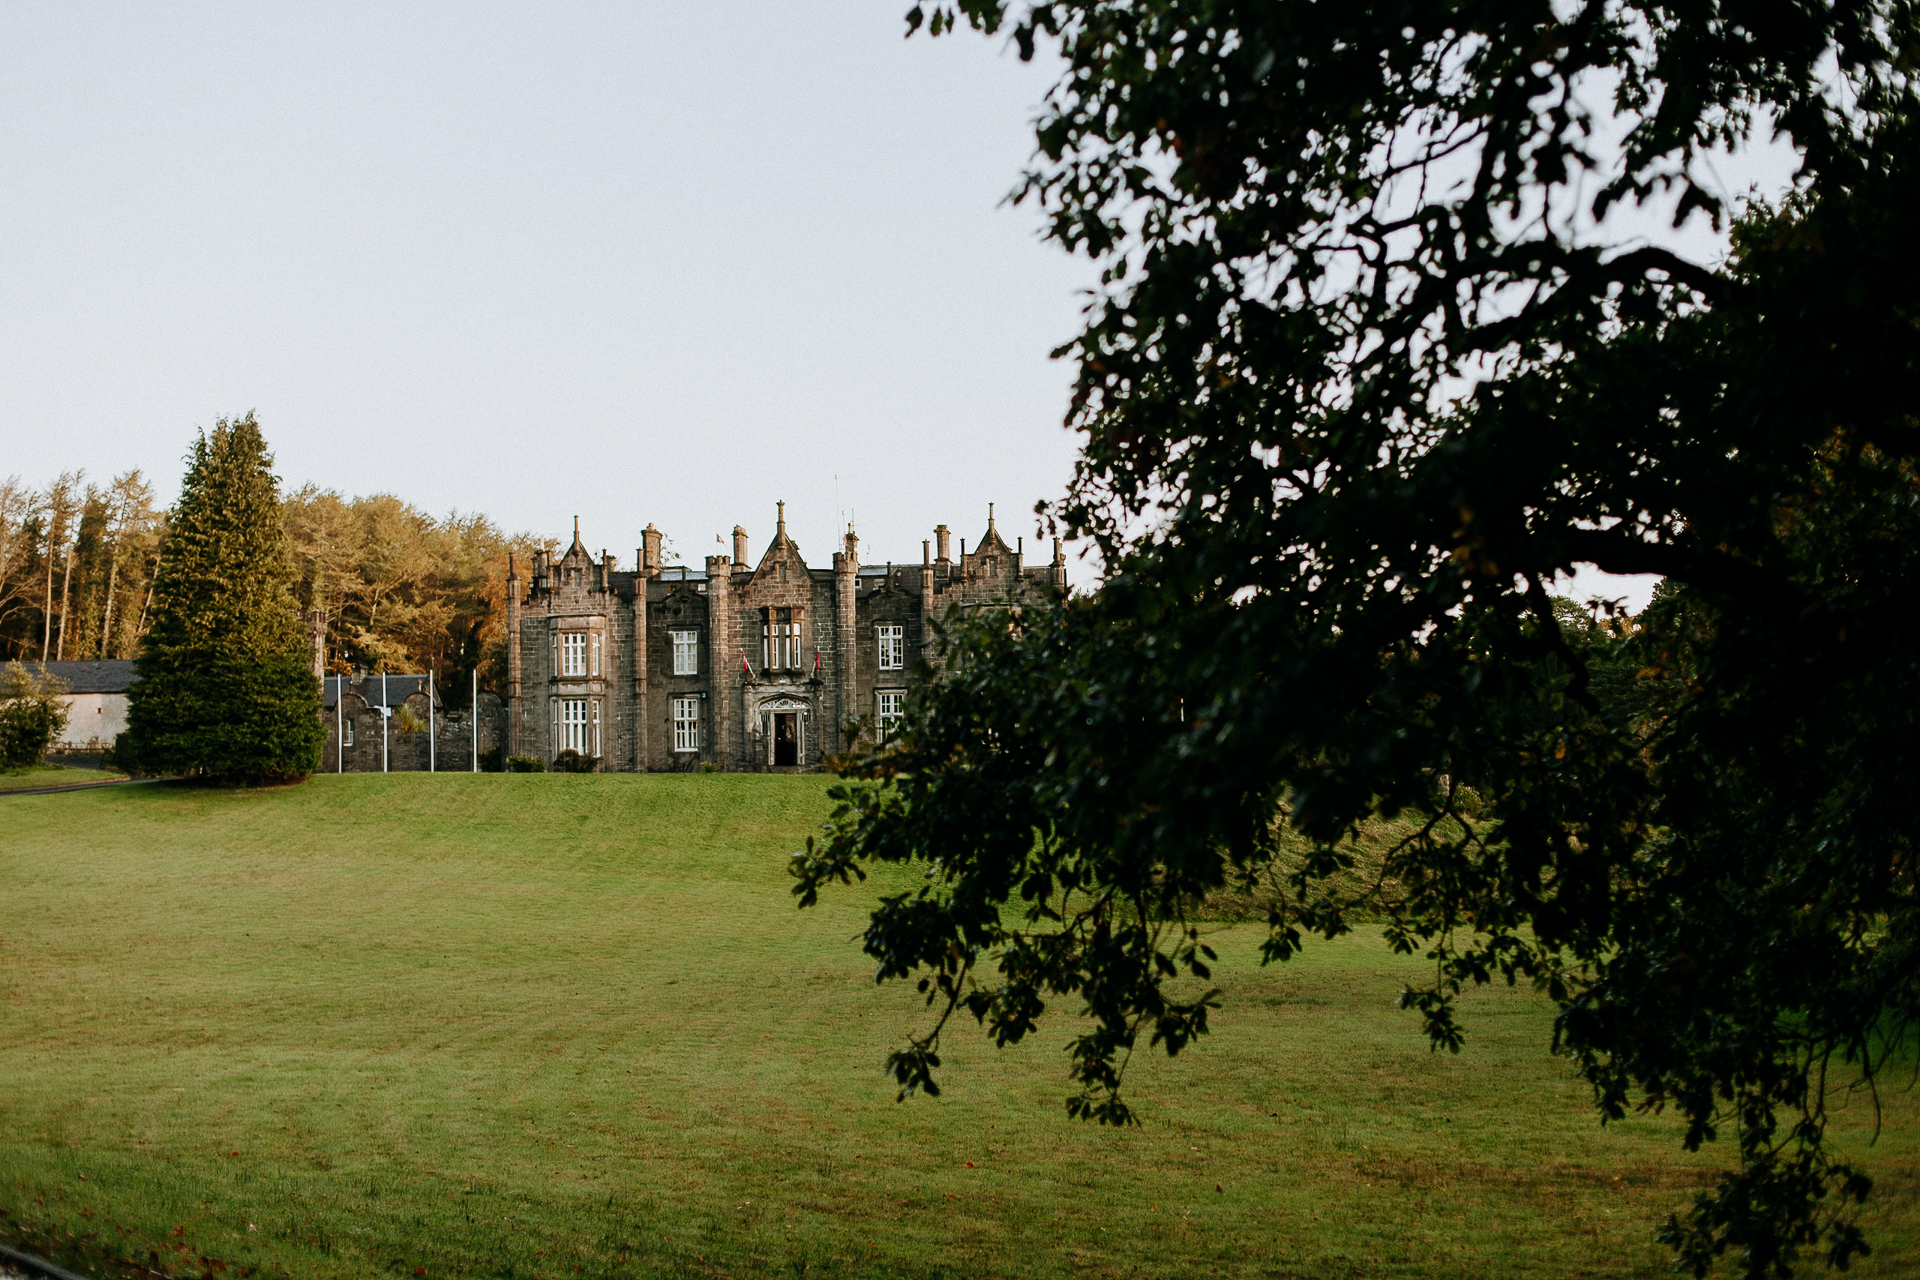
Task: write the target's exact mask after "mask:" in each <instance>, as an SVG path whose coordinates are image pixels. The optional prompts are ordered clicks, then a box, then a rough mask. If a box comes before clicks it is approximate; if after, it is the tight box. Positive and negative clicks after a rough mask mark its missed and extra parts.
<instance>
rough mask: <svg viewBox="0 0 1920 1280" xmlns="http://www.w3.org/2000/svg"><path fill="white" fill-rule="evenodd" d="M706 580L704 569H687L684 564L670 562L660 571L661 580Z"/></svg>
mask: <svg viewBox="0 0 1920 1280" xmlns="http://www.w3.org/2000/svg"><path fill="white" fill-rule="evenodd" d="M706 580H707V571H706V570H705V569H689V568H687V567H686V566H684V565H677V564H672V565H668V566H667V567H666V568H664V569H662V570H661V571H660V581H662V582H705V581H706Z"/></svg>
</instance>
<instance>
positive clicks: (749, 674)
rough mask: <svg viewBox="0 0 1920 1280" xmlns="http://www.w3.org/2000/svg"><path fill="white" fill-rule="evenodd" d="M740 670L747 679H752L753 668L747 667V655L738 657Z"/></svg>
mask: <svg viewBox="0 0 1920 1280" xmlns="http://www.w3.org/2000/svg"><path fill="white" fill-rule="evenodd" d="M740 669H741V670H742V671H744V672H746V673H747V679H749V680H751V679H753V668H752V667H750V666H748V665H747V655H746V654H744V653H743V654H741V655H740Z"/></svg>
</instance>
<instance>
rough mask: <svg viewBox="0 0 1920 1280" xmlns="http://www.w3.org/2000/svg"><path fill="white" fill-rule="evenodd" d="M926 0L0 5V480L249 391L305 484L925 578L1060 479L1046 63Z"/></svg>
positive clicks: (161, 451)
mask: <svg viewBox="0 0 1920 1280" xmlns="http://www.w3.org/2000/svg"><path fill="white" fill-rule="evenodd" d="M905 8H906V4H905V3H904V0H839V2H837V3H831V2H827V3H806V4H795V3H792V2H791V0H788V2H786V3H775V2H772V0H765V2H758V3H756V2H754V0H704V2H703V3H701V4H698V5H665V4H658V3H619V4H548V5H540V6H531V5H511V6H506V5H485V4H479V5H476V4H473V3H462V4H459V5H451V4H448V5H436V4H422V3H407V4H400V5H395V4H379V5H356V4H343V3H333V4H328V5H323V6H291V5H272V4H269V5H261V4H233V5H211V4H199V5H195V4H168V5H151V6H148V5H134V4H115V5H86V4H76V3H68V2H65V0H62V2H61V3H58V4H10V5H8V6H6V7H5V8H4V9H0V173H4V174H5V178H4V181H0V281H4V285H3V286H0V287H4V290H5V298H6V300H5V305H4V306H3V307H0V348H3V349H4V350H5V352H6V356H5V359H4V360H0V475H5V474H13V473H19V474H20V475H22V477H23V478H25V479H27V480H28V481H29V482H32V483H36V484H37V483H44V482H45V481H46V480H47V479H49V478H51V477H52V476H53V475H54V474H56V473H58V472H59V471H61V470H64V469H67V468H72V467H77V466H84V467H85V468H86V469H87V470H88V471H89V472H90V473H91V474H92V475H94V476H96V477H99V478H102V479H104V478H105V477H107V476H108V475H109V474H111V473H113V472H116V471H120V470H124V469H126V468H128V467H140V468H142V469H144V470H145V471H146V472H147V473H148V474H149V475H150V476H151V477H153V478H154V479H155V481H156V482H157V487H158V489H159V491H160V493H161V495H162V496H163V497H164V498H165V499H167V500H169V501H170V500H171V498H172V497H173V495H174V494H175V493H176V492H177V488H178V483H179V476H180V472H181V469H182V468H181V458H182V456H183V454H184V451H185V450H186V448H187V445H188V443H189V441H190V440H191V439H192V436H193V432H194V429H195V428H196V427H204V426H210V425H211V424H212V423H213V421H214V419H215V418H216V417H219V416H221V415H235V414H241V413H245V412H246V411H247V410H249V409H253V410H256V411H257V412H258V414H259V418H260V421H261V423H262V425H263V427H264V428H265V430H266V433H267V438H268V440H269V442H270V443H271V444H272V446H273V448H274V450H275V453H276V455H277V459H278V470H279V472H280V474H281V476H282V478H283V480H284V481H285V482H287V483H288V484H290V485H293V484H299V483H302V482H304V481H313V482H315V483H318V484H320V485H322V486H325V487H329V488H335V489H339V490H341V491H343V492H346V493H361V494H364V493H372V492H378V491H389V492H393V493H396V494H398V495H399V496H401V497H402V498H405V499H406V500H408V501H411V502H413V503H416V504H418V505H420V506H423V507H425V508H427V509H429V510H432V511H435V512H444V511H446V510H447V509H449V508H454V507H458V508H462V509H467V510H478V511H484V512H486V513H487V514H489V515H491V516H492V517H493V518H494V519H495V520H497V521H498V522H499V523H500V524H502V525H503V526H505V527H506V528H508V529H509V530H520V529H526V530H531V531H534V532H535V533H537V534H544V535H550V536H553V537H557V538H565V537H566V536H568V535H569V534H570V532H571V530H572V519H573V517H574V516H575V515H578V516H579V517H580V518H581V527H582V532H583V534H584V536H585V539H586V541H587V542H588V543H589V544H590V546H591V547H592V548H593V549H594V550H596V551H598V550H599V549H600V548H602V547H606V548H609V549H611V550H613V551H614V552H615V553H616V554H617V555H618V556H619V558H620V561H621V562H622V563H623V564H627V563H630V562H631V561H632V559H633V555H634V547H635V546H636V545H637V544H638V542H639V540H640V530H641V528H642V527H643V526H645V525H646V524H647V522H648V521H649V520H651V521H653V522H654V523H656V524H657V525H659V527H660V528H661V529H662V530H663V531H664V532H665V533H666V534H667V535H668V536H669V537H670V538H671V539H672V542H673V546H674V548H675V549H676V550H678V551H679V553H680V554H681V555H682V557H683V558H685V559H686V560H687V561H688V562H690V563H695V564H697V563H699V562H700V558H701V557H703V556H705V555H708V554H712V553H716V552H719V551H721V550H722V549H721V548H720V547H719V546H717V545H716V544H715V542H714V535H715V534H716V533H729V532H730V531H731V530H732V528H733V526H734V524H736V523H741V524H744V525H745V526H746V527H747V529H748V531H749V533H750V534H751V535H752V537H753V540H754V545H755V548H756V553H757V551H758V548H759V547H761V546H763V545H764V544H765V542H766V540H767V539H769V538H770V537H771V536H772V533H773V511H774V503H775V502H776V501H777V500H779V499H785V500H786V501H787V511H788V516H789V521H788V527H789V531H790V532H791V533H792V534H793V535H794V537H795V538H797V539H798V540H799V542H800V545H801V549H802V551H803V552H804V553H805V554H806V556H807V558H808V560H809V561H811V562H813V563H816V564H820V565H825V564H827V563H828V562H829V561H830V558H831V555H832V552H833V551H834V549H835V548H836V546H837V545H838V541H837V538H838V532H839V529H840V528H841V527H842V522H843V521H844V520H845V519H847V518H852V519H854V520H855V521H856V522H857V528H858V531H859V532H860V535H861V538H862V553H863V555H862V558H863V559H867V560H885V559H888V558H893V559H897V560H917V559H918V558H919V556H920V543H921V540H922V539H923V538H927V537H929V536H931V533H930V531H931V528H932V526H933V525H934V524H936V523H939V522H941V521H945V522H946V523H947V524H949V525H951V526H952V528H953V530H954V535H955V537H956V538H961V537H964V538H966V539H968V541H969V542H970V543H971V542H972V541H974V540H975V539H977V538H978V536H979V534H980V532H981V531H982V530H983V529H984V528H985V526H986V520H987V504H988V503H989V502H995V503H997V504H998V513H999V515H1000V517H1001V521H1000V527H1001V531H1002V532H1003V534H1004V535H1005V536H1006V537H1007V538H1008V540H1009V541H1012V540H1013V538H1014V537H1016V536H1019V535H1022V534H1024V535H1025V537H1026V538H1027V545H1028V550H1029V551H1030V552H1031V551H1032V550H1033V549H1034V542H1033V535H1034V531H1035V522H1034V520H1033V518H1032V517H1031V515H1030V514H1028V513H1030V512H1031V510H1032V507H1033V504H1034V502H1035V501H1036V500H1037V499H1040V498H1043V497H1050V496H1053V495H1055V494H1057V493H1058V492H1059V491H1060V490H1061V488H1062V486H1063V485H1064V483H1065V481H1066V479H1067V477H1068V475H1069V473H1070V470H1071V465H1072V459H1073V452H1074V444H1073V438H1072V437H1071V436H1070V435H1069V434H1068V433H1067V432H1066V431H1065V430H1064V429H1062V427H1061V426H1060V421H1061V416H1062V411H1063V408H1064V405H1065V402H1066V390H1067V387H1068V385H1069V379H1070V371H1069V369H1068V368H1067V367H1066V366H1065V365H1063V364H1059V363H1056V362H1053V361H1051V360H1049V359H1048V355H1047V353H1048V351H1049V350H1050V349H1051V348H1052V347H1053V346H1055V345H1057V344H1058V343H1060V342H1061V341H1063V340H1065V339H1066V338H1067V337H1069V336H1070V335H1071V334H1072V333H1073V332H1074V331H1075V329H1076V327H1077V321H1078V316H1079V306H1080V302H1079V299H1078V298H1077V297H1076V291H1077V290H1078V289H1079V288H1081V287H1083V286H1084V284H1085V283H1088V282H1090V280H1091V270H1090V269H1089V268H1088V267H1087V265H1086V264H1085V263H1084V262H1075V261H1073V260H1071V259H1068V258H1067V257H1066V256H1065V255H1063V254H1061V253H1059V252H1058V251H1056V250H1052V249H1049V248H1046V247H1043V246H1042V245H1040V244H1039V242H1038V239H1037V236H1036V229H1037V227H1038V220H1037V218H1036V217H1035V216H1034V215H1033V214H1032V213H1030V212H1028V211H1025V210H1015V209H1010V208H1005V207H1001V202H1002V198H1003V197H1004V195H1005V194H1006V192H1007V191H1008V190H1009V189H1010V188H1011V187H1012V185H1013V183H1014V181H1015V179H1016V178H1017V176H1018V173H1019V171H1020V168H1021V166H1022V164H1023V163H1024V162H1025V160H1026V159H1027V157H1028V155H1029V154H1030V153H1031V150H1032V135H1031V132H1030V129H1029V123H1030V121H1031V119H1032V117H1033V115H1034V113H1035V110H1036V108H1037V106H1038V104H1039V101H1040V98H1041V97H1042V95H1043V94H1044V93H1045V91H1046V89H1047V87H1048V85H1049V84H1050V83H1051V78H1052V77H1051V72H1050V71H1049V70H1048V69H1047V68H1045V67H1042V66H1039V65H1034V66H1023V65H1022V64H1021V63H1020V62H1019V60H1018V58H1017V56H1015V55H1014V54H1013V52H1012V51H1011V50H1006V49H1003V48H1002V46H1001V45H1000V43H999V42H990V41H987V40H983V39H980V38H978V37H974V38H965V39H947V40H940V41H937V42H936V41H929V40H927V39H925V38H924V37H920V38H916V39H914V40H912V41H907V40H903V39H902V38H901V37H902V33H903V31H904V29H905V28H904V25H903V23H902V20H901V18H902V14H903V12H904V10H905Z"/></svg>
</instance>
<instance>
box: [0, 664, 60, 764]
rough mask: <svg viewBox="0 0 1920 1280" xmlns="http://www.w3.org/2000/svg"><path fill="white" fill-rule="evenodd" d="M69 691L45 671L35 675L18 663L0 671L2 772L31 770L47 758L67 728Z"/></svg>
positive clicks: (0, 749)
mask: <svg viewBox="0 0 1920 1280" xmlns="http://www.w3.org/2000/svg"><path fill="white" fill-rule="evenodd" d="M66 691H67V690H66V686H65V685H63V684H62V683H61V682H60V680H59V678H58V677H57V676H51V675H48V674H47V672H46V670H45V668H42V669H41V670H40V672H39V674H38V675H35V674H33V673H30V672H29V671H28V670H27V669H26V668H25V667H23V666H21V665H20V664H19V663H17V662H9V663H8V664H7V665H6V666H4V667H0V769H30V768H32V767H33V766H34V765H36V764H39V763H40V762H41V761H42V760H43V759H45V758H46V754H47V746H48V744H49V743H51V742H52V741H53V740H54V739H55V738H57V737H59V736H60V731H61V730H62V729H64V728H66V726H67V704H66V702H65V701H64V700H62V698H61V696H60V695H61V694H63V693H65V692H66Z"/></svg>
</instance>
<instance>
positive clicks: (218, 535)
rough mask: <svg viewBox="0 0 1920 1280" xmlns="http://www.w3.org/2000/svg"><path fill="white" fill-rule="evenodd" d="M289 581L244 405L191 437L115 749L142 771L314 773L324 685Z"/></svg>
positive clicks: (266, 473)
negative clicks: (238, 414) (240, 412)
mask: <svg viewBox="0 0 1920 1280" xmlns="http://www.w3.org/2000/svg"><path fill="white" fill-rule="evenodd" d="M292 585H293V558H292V555H291V552H290V551H289V548H288V542H287V533H286V528H285V526H284V525H283V523H282V520H281V511H280V500H279V493H278V487H277V483H276V481H275V479H274V476H273V459H272V458H271V457H270V456H269V455H268V453H267V444H266V440H265V439H264V438H263V437H262V436H261V434H260V427H259V424H257V423H256V422H255V421H254V420H253V415H252V414H251V413H249V414H248V415H247V416H246V417H244V418H241V419H238V420H236V421H233V422H229V421H227V420H226V419H225V418H222V419H220V421H219V422H218V423H216V424H215V426H214V429H213V431H212V432H211V433H205V434H202V435H201V436H200V437H199V439H197V440H196V441H195V442H194V445H193V452H192V454H191V455H190V459H189V462H188V466H187V475H186V480H185V481H184V482H183V483H182V485H181V489H180V501H179V502H178V503H177V504H176V505H175V506H174V508H173V511H172V512H171V513H170V515H169V517H168V525H167V535H166V542H165V544H164V545H163V546H162V548H161V552H160V567H159V570H158V572H157V574H156V576H155V579H154V586H153V624H152V629H151V630H150V631H149V632H148V633H147V636H146V639H145V642H144V644H143V646H142V648H141V651H140V656H139V658H138V659H137V660H136V664H135V670H136V671H137V672H138V673H139V676H140V679H139V682H138V683H137V684H135V685H134V686H133V688H132V689H131V690H130V692H129V694H128V699H127V700H128V707H127V731H126V733H125V734H124V735H123V736H122V738H121V741H120V743H119V744H118V745H117V747H116V754H119V755H121V756H122V758H123V759H124V761H125V762H126V763H127V764H129V765H132V766H134V767H137V768H139V769H140V770H142V771H143V772H147V773H173V774H180V775H183V776H188V777H199V778H207V779H218V780H224V781H230V782H244V783H260V782H279V781H286V780H289V779H294V778H302V777H305V776H306V775H307V774H309V773H311V772H313V770H314V768H315V766H316V765H317V764H318V763H319V759H320V748H321V745H322V743H323V742H324V740H325V730H324V729H323V727H322V726H321V724H320V714H319V713H320V682H319V680H318V679H316V678H315V676H314V674H313V668H312V659H311V656H310V653H309V649H308V643H307V638H306V633H305V631H304V629H303V627H302V625H301V622H300V617H299V614H298V612H297V610H296V607H295V604H294V600H293V594H292Z"/></svg>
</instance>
